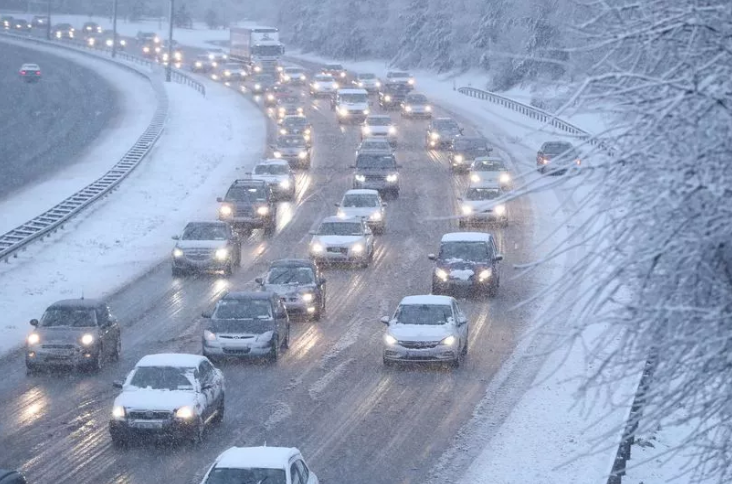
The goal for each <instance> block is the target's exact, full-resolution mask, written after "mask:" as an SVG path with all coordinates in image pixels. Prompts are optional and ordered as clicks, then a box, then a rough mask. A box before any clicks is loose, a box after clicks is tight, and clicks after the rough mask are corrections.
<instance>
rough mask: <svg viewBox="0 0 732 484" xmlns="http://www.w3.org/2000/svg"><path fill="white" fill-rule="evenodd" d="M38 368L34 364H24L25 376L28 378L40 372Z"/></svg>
mask: <svg viewBox="0 0 732 484" xmlns="http://www.w3.org/2000/svg"><path fill="white" fill-rule="evenodd" d="M40 371H41V370H40V368H38V366H36V365H34V364H30V363H26V364H25V374H26V375H29V376H33V375H37V374H38V373H39V372H40Z"/></svg>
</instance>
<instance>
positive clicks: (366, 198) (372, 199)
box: [341, 193, 379, 208]
mask: <svg viewBox="0 0 732 484" xmlns="http://www.w3.org/2000/svg"><path fill="white" fill-rule="evenodd" d="M341 206H343V207H354V208H367V207H378V206H379V199H378V198H377V197H376V195H364V194H360V193H359V194H355V193H353V194H349V195H346V196H345V197H343V203H342V204H341Z"/></svg>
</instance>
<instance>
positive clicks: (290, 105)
mask: <svg viewBox="0 0 732 484" xmlns="http://www.w3.org/2000/svg"><path fill="white" fill-rule="evenodd" d="M304 112H305V105H304V103H303V101H302V99H301V98H300V97H299V96H295V95H289V96H282V97H280V98H279V99H278V100H277V109H276V114H277V117H278V118H279V119H283V118H284V117H285V116H297V115H301V114H303V113H304Z"/></svg>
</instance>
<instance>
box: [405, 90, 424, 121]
mask: <svg viewBox="0 0 732 484" xmlns="http://www.w3.org/2000/svg"><path fill="white" fill-rule="evenodd" d="M401 110H402V118H431V117H432V105H431V104H430V103H429V101H428V100H427V96H425V95H424V94H416V93H411V94H409V95H407V97H406V98H404V101H402V104H401Z"/></svg>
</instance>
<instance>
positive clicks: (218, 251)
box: [172, 222, 241, 277]
mask: <svg viewBox="0 0 732 484" xmlns="http://www.w3.org/2000/svg"><path fill="white" fill-rule="evenodd" d="M173 240H176V241H177V242H176V244H175V247H174V248H173V257H172V272H173V276H174V277H178V276H182V275H184V274H187V273H190V272H199V271H223V272H224V274H226V275H227V276H230V275H231V274H232V273H233V272H234V267H239V266H240V265H241V240H240V239H239V236H238V235H237V234H236V232H234V231H233V230H232V229H231V226H230V225H229V224H227V223H224V222H189V223H188V224H186V226H185V228H184V229H183V233H182V234H181V235H176V236H174V237H173Z"/></svg>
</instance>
